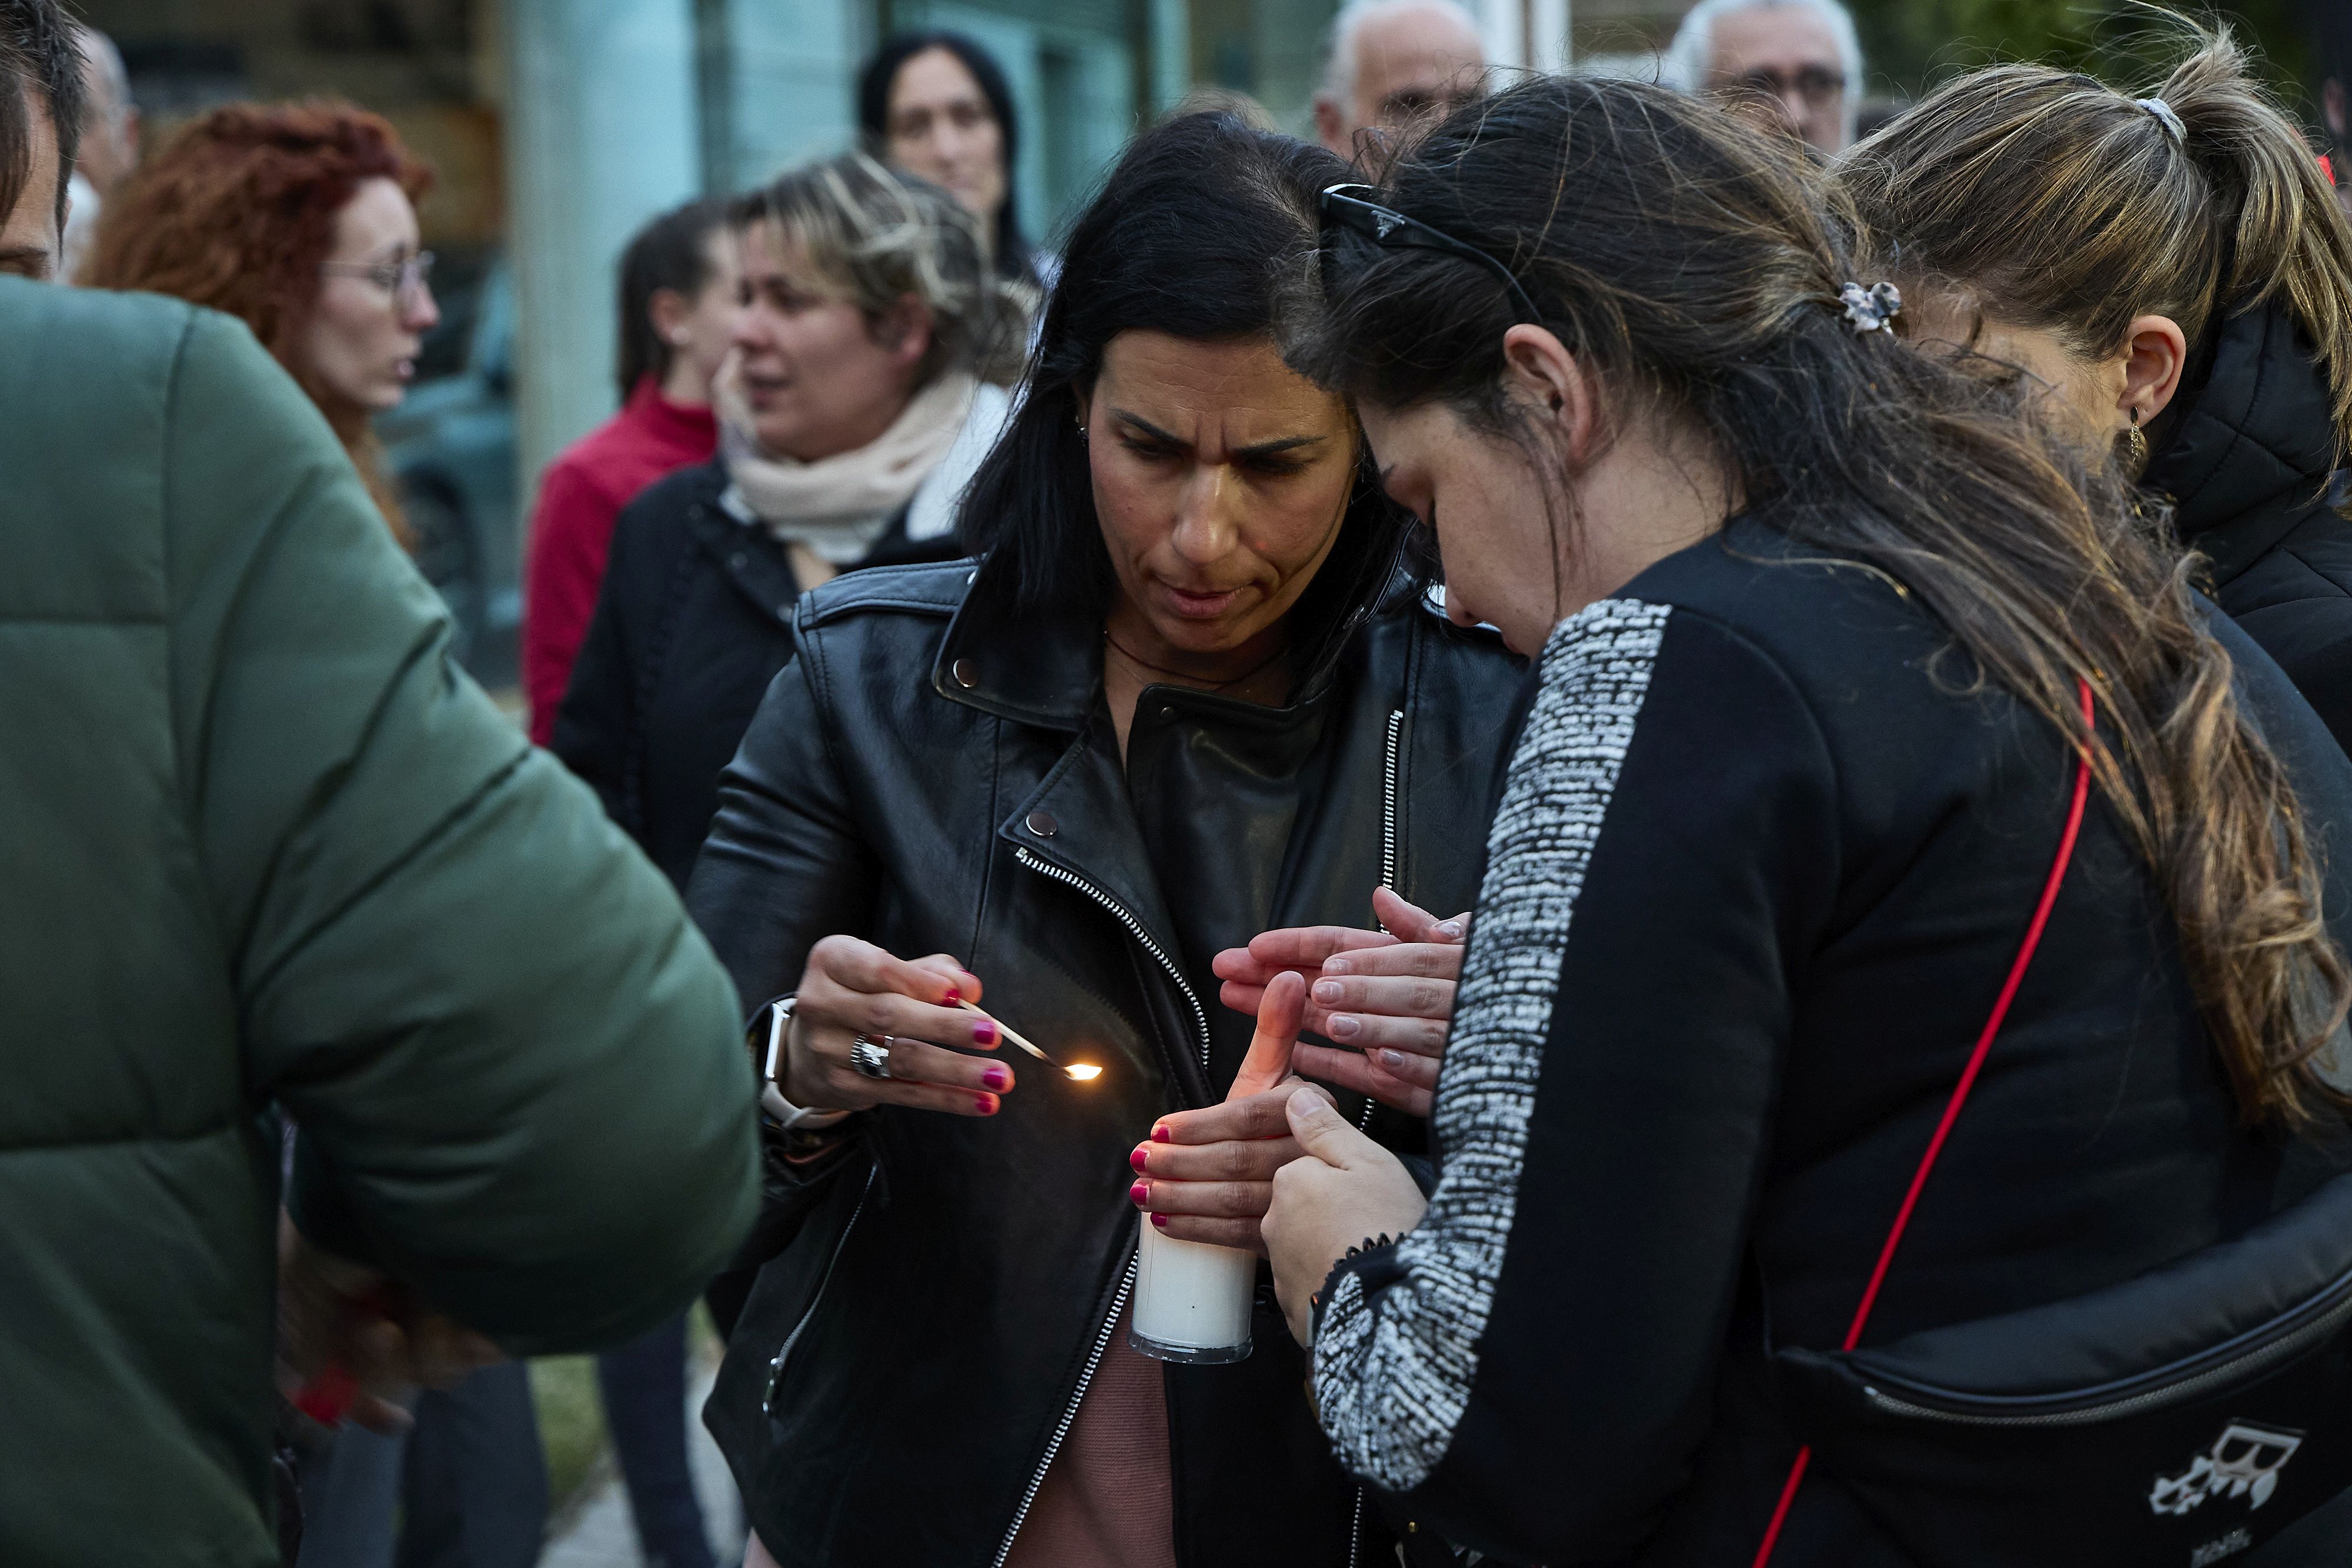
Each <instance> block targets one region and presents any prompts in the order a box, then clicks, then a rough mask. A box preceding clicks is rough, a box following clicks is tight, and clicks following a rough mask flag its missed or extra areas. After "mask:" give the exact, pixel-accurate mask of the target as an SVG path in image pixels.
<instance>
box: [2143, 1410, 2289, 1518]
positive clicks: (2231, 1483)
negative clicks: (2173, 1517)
mask: <svg viewBox="0 0 2352 1568" xmlns="http://www.w3.org/2000/svg"><path fill="white" fill-rule="evenodd" d="M2301 1447H2303V1434H2302V1433H2300V1432H2289V1431H2286V1430H2284V1429H2283V1428H2281V1427H2263V1426H2260V1425H2257V1424H2256V1423H2254V1422H2252V1421H2232V1422H2231V1423H2230V1424H2229V1425H2228V1426H2227V1427H2223V1428H2222V1429H2221V1436H2220V1437H2217V1438H2215V1439H2214V1440H2213V1446H2212V1447H2211V1448H2209V1449H2207V1450H2206V1451H2205V1452H2204V1453H2201V1454H2200V1455H2198V1456H2197V1461H2196V1463H2194V1464H2192V1465H2190V1466H2189V1469H2188V1470H2187V1471H2186V1472H2185V1473H2184V1474H2181V1475H2177V1476H2158V1477H2157V1478H2156V1487H2155V1490H2152V1491H2150V1492H2149V1493H2148V1494H2147V1506H2148V1507H2149V1508H2151V1509H2153V1510H2155V1511H2157V1512H2158V1513H2172V1514H2180V1513H2187V1512H2188V1511H2189V1510H2190V1509H2192V1508H2195V1507H2196V1506H2197V1505H2198V1504H2200V1503H2201V1502H2203V1501H2204V1500H2206V1499H2207V1498H2209V1497H2233V1498H2235V1497H2247V1496H2251V1497H2252V1499H2253V1501H2252V1503H2250V1504H2248V1505H2247V1506H2248V1507H2250V1508H2260V1507H2262V1506H2263V1504H2264V1503H2266V1502H2268V1501H2270V1500H2271V1493H2273V1492H2274V1491H2276V1490H2278V1478H2279V1472H2280V1471H2281V1470H2283V1469H2286V1462H2287V1461H2288V1460H2289V1459H2291V1458H2294V1451H2295V1450H2296V1449H2297V1448H2301Z"/></svg>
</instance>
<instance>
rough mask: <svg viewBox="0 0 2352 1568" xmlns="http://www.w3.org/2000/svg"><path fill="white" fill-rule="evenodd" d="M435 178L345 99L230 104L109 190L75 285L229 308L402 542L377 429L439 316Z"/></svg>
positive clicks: (380, 124) (402, 392) (382, 124)
mask: <svg viewBox="0 0 2352 1568" xmlns="http://www.w3.org/2000/svg"><path fill="white" fill-rule="evenodd" d="M432 183H433V174H432V171H431V170H429V169H427V168H426V167H425V165H424V164H423V163H420V162H417V161H416V159H415V157H413V156H411V155H410V153H409V152H408V150H407V148H405V147H404V146H403V145H401V141H400V138H399V137H398V136H397V135H396V134H394V131H393V129H392V127H391V125H390V124H389V123H387V122H386V121H385V120H383V119H382V118H380V117H378V116H376V115H373V114H369V113H367V112H366V111H364V110H358V109H354V108H352V106H350V105H349V104H341V103H333V102H311V103H297V104H252V103H239V104H231V105H229V106H227V107H226V108H224V109H216V110H213V111H212V112H211V113H209V114H205V115H203V116H201V117H199V118H198V119H196V120H193V121H191V122H190V123H189V124H188V126H187V127H186V128H185V129H184V130H183V131H180V132H179V133H178V134H177V135H176V136H174V137H173V139H172V141H171V142H170V143H169V144H168V145H167V146H165V147H164V149H163V151H162V152H159V153H157V154H156V155H155V156H154V157H153V158H152V159H151V160H149V161H148V162H146V163H144V164H142V166H141V167H140V168H139V170H138V171H137V172H135V173H133V174H132V175H131V178H130V179H129V180H127V181H126V182H124V183H123V185H122V186H121V189H120V190H118V192H117V193H115V194H114V195H113V196H112V197H110V198H109V199H108V201H107V204H106V211H105V214H104V215H103V216H101V217H100V220H99V229H98V235H97V237H96V238H95V239H94V240H93V241H92V242H91V252H90V256H89V260H88V261H86V262H85V263H84V264H83V267H82V275H81V277H80V278H79V282H81V283H82V284H83V285H84V286H86V287H92V288H125V289H142V290H144V291H146V292H149V293H152V294H170V295H173V296H175V297H177V298H182V299H185V300H188V301H190V302H192V303H194V304H197V305H205V306H209V307H210V308H213V309H215V310H223V311H226V312H227V313H228V314H229V315H231V316H235V317H236V318H238V319H241V320H243V321H244V322H245V324H246V325H247V326H248V327H250V328H252V329H253V335H254V336H255V337H256V338H258V339H259V340H261V346H262V347H263V348H265V349H267V350H269V352H270V353H271V355H273V356H274V357H275V358H276V359H277V361H278V363H279V364H281V365H283V366H285V367H286V369H287V371H288V372H289V374H291V375H292V376H293V378H294V380H295V381H296V382H298V383H299V385H300V386H301V388H302V390H303V391H304V392H309V393H310V401H311V402H314V403H316V404H318V405H319V412H320V413H323V414H325V415H326V416H327V423H328V424H329V425H331V426H332V427H333V429H334V432H335V434H336V435H337V436H338V437H340V438H341V441H342V444H343V447H344V450H346V451H347V452H349V453H350V454H351V455H352V463H353V465H356V466H357V467H358V469H359V471H360V475H361V476H362V478H364V479H366V481H367V484H368V489H369V491H370V492H371V493H372V494H373V496H374V497H375V501H376V506H377V507H378V508H379V509H381V510H382V511H383V515H384V517H385V518H386V519H387V520H388V521H389V522H390V523H391V525H392V528H393V531H394V533H396V534H400V535H402V536H403V537H404V538H405V536H406V531H407V530H406V526H405V524H404V522H403V521H402V518H401V513H400V504H399V502H398V500H397V499H396V498H395V497H394V494H393V490H392V486H391V485H390V484H389V482H388V481H387V479H386V477H385V476H384V473H383V463H382V462H381V459H380V453H379V449H378V447H377V445H376V442H375V437H374V435H373V434H372V433H371V431H370V429H369V424H368V422H369V421H370V420H371V419H373V417H374V416H375V415H377V414H379V413H383V412H385V411H386V410H388V409H394V408H397V407H399V406H400V402H401V400H402V399H403V398H404V397H405V396H406V395H407V394H408V383H409V382H410V381H411V380H412V379H414V377H415V373H416V355H417V351H418V350H419V349H420V348H422V347H423V344H424V336H425V333H426V332H427V331H429V330H430V329H432V327H433V326H434V324H435V323H436V322H437V321H439V320H440V319H441V313H440V311H439V310H438V309H436V308H435V306H434V303H433V290H432V287H431V286H430V284H429V283H428V281H427V280H428V279H429V278H430V277H431V276H432V272H433V253H432V252H430V251H428V250H423V249H420V248H419V240H418V235H417V226H416V205H415V204H416V202H417V200H418V198H419V197H421V196H423V195H424V193H425V190H426V188H427V187H429V186H430V185H431V184H432Z"/></svg>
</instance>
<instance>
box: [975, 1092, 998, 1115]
mask: <svg viewBox="0 0 2352 1568" xmlns="http://www.w3.org/2000/svg"><path fill="white" fill-rule="evenodd" d="M971 1105H972V1109H973V1110H975V1111H978V1112H979V1113H981V1114H982V1115H983V1116H993V1115H995V1114H996V1096H995V1095H993V1094H982V1095H978V1096H975V1097H974V1098H973V1100H972V1103H971Z"/></svg>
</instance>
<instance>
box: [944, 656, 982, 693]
mask: <svg viewBox="0 0 2352 1568" xmlns="http://www.w3.org/2000/svg"><path fill="white" fill-rule="evenodd" d="M948 673H949V674H951V675H953V676H954V677H955V683H956V685H960V686H961V687H963V688H964V689H965V690H967V691H969V690H970V689H971V688H972V687H973V686H976V685H980V666H979V665H978V664H973V663H972V662H971V660H970V659H958V660H957V661H956V662H955V664H953V665H952V666H951V667H950V669H949V671H948Z"/></svg>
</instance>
